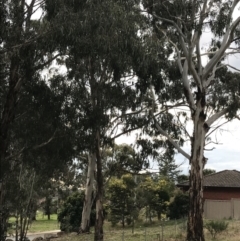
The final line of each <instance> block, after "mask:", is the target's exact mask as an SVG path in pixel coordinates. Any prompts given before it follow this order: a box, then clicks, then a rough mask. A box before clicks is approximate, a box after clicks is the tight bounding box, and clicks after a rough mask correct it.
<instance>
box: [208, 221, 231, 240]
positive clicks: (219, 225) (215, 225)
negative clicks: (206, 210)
mask: <svg viewBox="0 0 240 241" xmlns="http://www.w3.org/2000/svg"><path fill="white" fill-rule="evenodd" d="M227 227H228V223H227V222H225V221H210V222H207V223H206V224H205V228H206V229H207V230H208V231H209V232H210V234H211V235H212V238H213V239H215V238H216V235H217V234H219V233H221V232H223V231H225V230H226V229H227Z"/></svg>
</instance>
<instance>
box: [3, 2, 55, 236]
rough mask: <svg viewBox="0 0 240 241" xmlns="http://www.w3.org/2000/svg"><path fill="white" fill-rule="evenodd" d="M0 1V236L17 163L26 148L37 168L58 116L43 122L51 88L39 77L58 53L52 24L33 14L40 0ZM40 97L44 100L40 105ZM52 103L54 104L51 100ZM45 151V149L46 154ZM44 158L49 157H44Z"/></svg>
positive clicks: (23, 159)
mask: <svg viewBox="0 0 240 241" xmlns="http://www.w3.org/2000/svg"><path fill="white" fill-rule="evenodd" d="M0 4H1V6H0V11H1V13H0V15H1V17H0V29H1V30H0V113H1V115H0V162H1V170H0V180H1V181H0V183H1V184H0V207H1V210H2V209H3V210H2V211H1V215H0V219H1V232H0V233H1V235H4V230H3V229H4V227H3V225H4V224H6V219H7V215H8V211H7V207H6V205H5V204H6V203H5V201H6V195H8V194H7V192H8V191H9V190H8V189H7V188H6V186H8V183H7V182H8V181H9V179H10V178H12V176H11V175H13V176H15V174H16V173H18V171H19V165H20V164H21V163H22V161H25V160H26V159H25V157H26V153H27V151H29V150H30V149H31V150H32V151H33V152H34V155H33V156H32V159H31V158H30V156H31V155H30V154H28V158H29V159H31V160H33V158H34V157H36V156H37V158H36V159H35V160H34V161H35V162H34V163H35V164H36V166H41V164H40V163H39V160H40V159H41V158H40V156H41V155H42V154H43V153H41V155H39V152H38V151H39V148H41V147H43V146H47V144H49V143H50V142H51V141H52V140H53V139H54V138H55V137H56V135H55V134H56V128H55V127H56V126H54V124H53V122H54V121H53V119H54V118H55V120H57V116H56V115H55V117H53V116H54V112H51V118H52V119H51V118H50V119H51V120H50V121H49V123H46V121H48V120H49V119H47V117H49V114H50V110H51V108H50V109H49V110H48V111H49V112H48V111H47V110H46V109H47V108H46V105H48V104H49V103H47V100H49V99H48V98H46V100H44V98H45V97H46V96H47V94H46V93H49V88H47V85H46V83H45V82H44V81H41V79H42V77H41V74H40V72H41V71H42V70H43V68H45V67H47V66H48V65H49V64H50V63H51V62H52V61H53V60H54V59H55V58H56V57H57V56H58V54H56V55H55V54H54V50H55V49H54V46H53V45H52V42H50V41H49V36H50V33H51V34H52V29H51V27H52V26H51V25H49V24H48V23H47V22H46V21H44V20H43V19H42V18H41V17H39V18H38V19H36V16H35V17H34V16H33V15H34V14H35V12H36V11H37V10H38V9H40V8H41V7H42V6H43V5H44V1H42V0H41V1H40V0H32V1H24V0H23V1H17V0H12V1H5V0H2V1H1V2H0ZM36 83H37V84H36ZM42 91H43V92H42ZM45 91H46V92H45ZM50 92H51V91H50ZM45 94H46V95H45ZM40 95H41V98H40V97H39V96H40ZM44 96H45V97H44ZM51 98H52V97H51ZM40 99H41V101H40V102H41V103H40V102H39V100H40ZM42 100H44V101H45V102H44V104H43V102H42ZM51 100H52V99H51ZM24 102H25V103H24ZM23 103H24V104H23ZM34 103H35V106H34ZM37 103H38V104H39V105H38V104H37ZM45 104H46V105H45ZM30 106H31V107H30ZM33 106H34V108H35V109H34V110H33V109H32V108H33ZM50 106H51V107H52V105H51V104H50ZM29 108H30V109H29ZM58 110H59V109H58ZM32 114H33V115H32ZM41 115H43V116H41ZM45 117H46V118H45ZM41 118H42V120H41ZM44 118H45V119H44ZM31 121H32V122H31ZM36 125H39V126H38V127H36ZM43 127H44V130H43V129H42V128H43ZM46 132H48V133H46ZM54 133H55V134H54ZM56 146H57V144H56V142H55V147H56ZM50 150H51V149H50ZM48 151H49V150H48ZM48 151H46V149H45V154H46V153H47V154H48ZM37 152H38V154H37ZM50 153H52V154H53V152H51V151H50ZM23 156H24V157H23ZM44 158H45V160H47V157H46V156H45V157H44ZM28 163H29V162H28ZM34 163H32V166H34ZM46 163H47V162H42V164H44V165H42V166H41V167H43V166H44V167H45V170H49V171H50V169H48V168H47V167H46V166H47V165H46ZM53 166H54V165H52V167H53ZM51 170H53V168H51ZM15 171H16V172H15ZM42 173H43V172H42ZM49 173H50V172H49ZM3 214H4V215H3ZM3 239H4V237H3V236H1V240H3Z"/></svg>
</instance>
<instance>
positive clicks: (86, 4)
mask: <svg viewBox="0 0 240 241" xmlns="http://www.w3.org/2000/svg"><path fill="white" fill-rule="evenodd" d="M46 11H47V15H46V19H48V20H49V21H53V22H54V26H57V27H56V32H55V36H56V42H58V46H59V51H60V52H61V53H62V54H63V58H64V63H65V65H66V69H67V70H66V75H65V77H63V79H64V80H63V81H62V82H61V78H60V79H59V85H61V84H63V83H64V82H65V83H68V86H69V91H70V92H69V99H68V103H67V106H68V107H70V109H72V110H73V112H72V118H71V119H69V125H71V126H74V128H75V129H76V139H77V140H78V141H79V143H81V147H80V148H79V149H78V150H79V152H85V153H88V157H87V158H88V171H87V183H86V189H85V201H84V208H83V212H82V220H81V222H82V223H81V227H80V232H88V231H89V222H90V211H91V206H92V203H93V198H94V196H95V195H93V188H94V186H93V185H94V183H95V184H96V224H95V240H103V206H102V202H103V176H102V158H101V156H102V154H101V152H102V150H103V148H104V147H106V146H108V145H110V146H111V145H112V143H113V140H114V138H115V137H117V136H119V135H120V134H121V133H126V132H128V131H130V130H133V129H136V128H138V126H137V124H136V123H133V121H132V123H131V124H129V125H125V127H124V129H121V128H122V127H123V124H124V123H125V122H126V121H128V119H130V116H132V115H133V114H135V113H136V112H138V111H140V110H139V109H140V107H138V106H139V105H140V103H141V102H140V101H137V97H138V96H137V93H136V89H135V87H134V85H135V81H134V79H131V78H132V77H133V67H132V66H133V65H134V64H135V59H134V58H135V56H137V55H138V53H139V49H140V47H139V45H140V37H139V27H140V25H141V24H142V23H141V19H142V18H143V16H141V15H140V14H139V7H138V1H112V0H105V1H47V5H46ZM93 13H94V14H93ZM58 23H61V24H58ZM56 79H57V78H56ZM138 108H139V109H138ZM74 110H75V111H74ZM137 119H141V118H140V117H135V122H136V120H137ZM95 174H96V176H95ZM95 179H96V182H95Z"/></svg>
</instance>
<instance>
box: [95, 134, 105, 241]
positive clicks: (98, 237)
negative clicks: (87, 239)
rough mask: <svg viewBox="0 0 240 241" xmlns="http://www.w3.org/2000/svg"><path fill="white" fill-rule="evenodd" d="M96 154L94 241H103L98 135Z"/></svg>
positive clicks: (101, 178)
mask: <svg viewBox="0 0 240 241" xmlns="http://www.w3.org/2000/svg"><path fill="white" fill-rule="evenodd" d="M96 154H97V178H96V179H97V196H96V222H95V236H94V241H102V240H103V219H104V217H103V175H102V159H101V155H100V134H99V131H98V132H97V136H96Z"/></svg>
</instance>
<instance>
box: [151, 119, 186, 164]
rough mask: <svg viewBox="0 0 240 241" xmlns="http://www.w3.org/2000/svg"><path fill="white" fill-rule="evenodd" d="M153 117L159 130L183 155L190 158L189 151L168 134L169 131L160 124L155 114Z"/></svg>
mask: <svg viewBox="0 0 240 241" xmlns="http://www.w3.org/2000/svg"><path fill="white" fill-rule="evenodd" d="M152 118H153V120H154V123H155V126H156V128H157V129H158V131H159V132H160V133H161V134H162V135H163V136H165V137H166V138H167V139H168V141H169V142H170V143H171V144H172V145H173V146H174V147H175V148H176V149H177V150H178V152H179V153H181V154H182V155H183V156H185V157H186V158H187V159H188V160H190V155H189V154H188V153H186V152H185V151H184V150H183V149H182V148H181V147H180V146H179V145H178V144H177V143H176V142H175V141H174V140H173V139H172V138H171V137H170V136H169V135H168V134H167V132H165V131H164V130H163V129H162V128H161V126H160V124H159V123H158V121H157V120H156V118H155V116H154V115H152Z"/></svg>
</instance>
